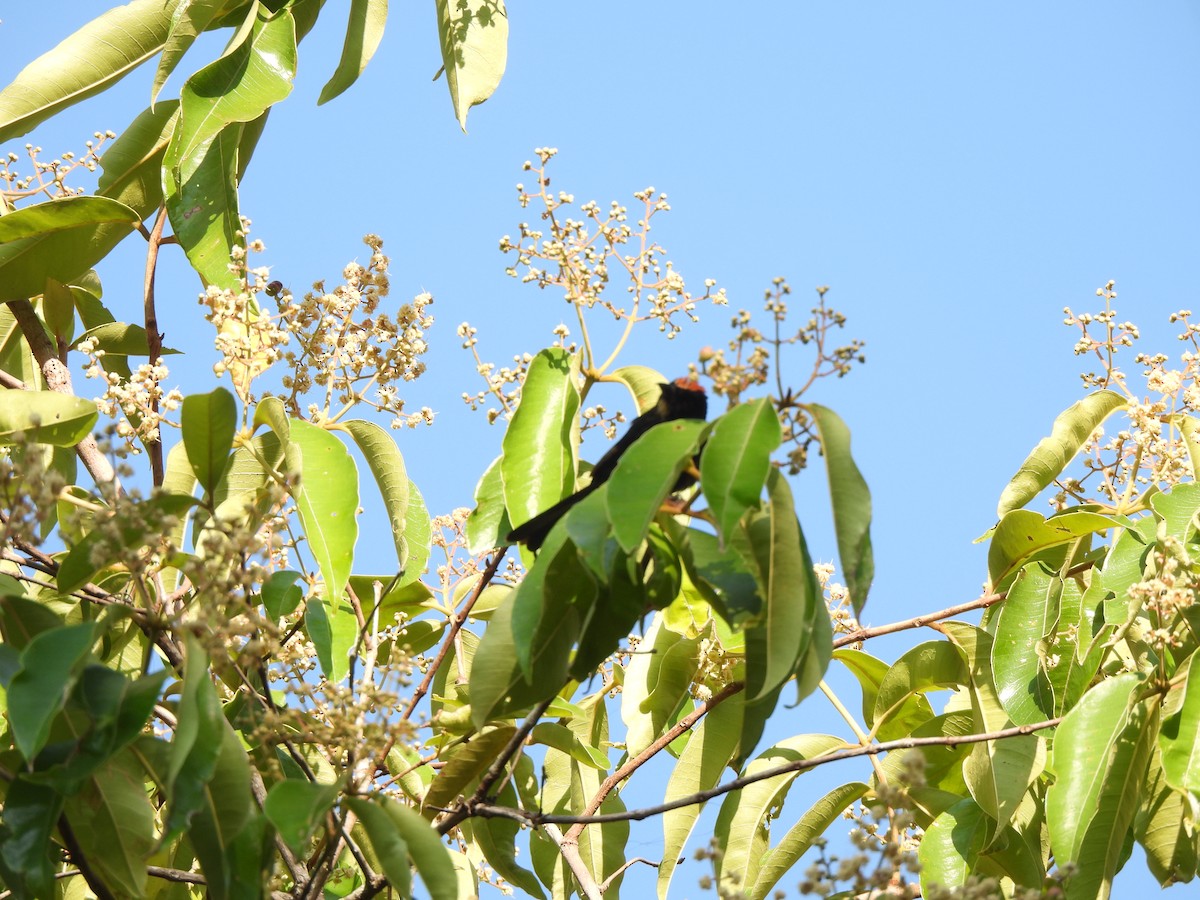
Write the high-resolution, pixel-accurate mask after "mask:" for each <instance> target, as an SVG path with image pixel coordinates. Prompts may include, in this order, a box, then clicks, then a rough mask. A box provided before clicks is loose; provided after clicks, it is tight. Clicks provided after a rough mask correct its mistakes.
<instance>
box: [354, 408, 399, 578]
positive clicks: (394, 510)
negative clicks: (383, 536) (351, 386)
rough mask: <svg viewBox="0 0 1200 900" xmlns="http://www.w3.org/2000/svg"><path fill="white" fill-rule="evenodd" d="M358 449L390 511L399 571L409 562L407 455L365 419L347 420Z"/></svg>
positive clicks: (372, 423)
mask: <svg viewBox="0 0 1200 900" xmlns="http://www.w3.org/2000/svg"><path fill="white" fill-rule="evenodd" d="M343 424H344V427H345V429H346V430H347V431H348V432H350V436H351V437H352V438H354V442H355V443H356V444H358V449H359V450H361V451H362V454H363V456H364V457H366V460H367V465H368V466H369V467H370V469H371V474H372V475H374V476H375V484H376V485H377V486H378V488H379V495H380V497H381V498H382V499H383V505H384V508H385V509H387V512H388V521H389V523H390V524H391V527H392V542H393V543H394V544H395V545H396V571H398V572H403V571H404V569H405V566H406V564H407V562H408V543H407V540H406V539H405V533H406V530H407V515H408V485H409V478H408V473H407V472H406V470H405V468H404V457H403V456H401V455H400V448H399V447H397V446H396V441H395V440H393V438H392V436H391V435H390V434H388V433H387V432H386V431H384V430H383V429H382V428H380V427H379V426H378V425H376V424H375V423H374V422H368V421H366V420H365V419H352V420H350V421H348V422H345V423H343Z"/></svg>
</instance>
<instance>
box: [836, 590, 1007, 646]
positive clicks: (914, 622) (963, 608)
mask: <svg viewBox="0 0 1200 900" xmlns="http://www.w3.org/2000/svg"><path fill="white" fill-rule="evenodd" d="M1006 596H1007V594H1003V593H1001V594H996V593H989V594H983V595H982V596H980V597H977V598H975V599H974V600H971V601H969V602H967V603H959V604H958V605H957V606H948V607H946V608H945V609H939V610H938V611H937V612H931V613H925V614H924V615H920V616H913V617H912V618H911V619H905V620H904V621H902V622H892V623H891V624H890V625H876V626H875V627H874V628H858V629H856V630H854V631H852V632H850V633H849V634H844V635H842V636H841V637H839V638H838V639H837V640H835V641H834V642H833V649H835V650H837V649H838V648H839V647H845V646H847V645H848V644H857V643H859V642H861V641H865V640H867V639H868V638H873V637H879V636H880V635H882V634H893V633H894V632H897V631H907V630H908V629H910V628H922V627H924V626H925V625H928V624H929V623H930V622H937V621H939V620H941V619H949V618H950V617H951V616H957V615H959V614H960V613H965V612H970V611H971V610H974V609H986V608H987V607H989V606H992V605H994V604H996V603H999V602H1000V601H1001V600H1003V599H1004V598H1005V597H1006Z"/></svg>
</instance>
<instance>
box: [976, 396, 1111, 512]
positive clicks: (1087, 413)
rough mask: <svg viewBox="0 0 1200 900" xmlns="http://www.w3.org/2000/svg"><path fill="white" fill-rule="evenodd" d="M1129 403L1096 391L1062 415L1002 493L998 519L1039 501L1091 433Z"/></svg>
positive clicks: (997, 510) (1072, 405) (998, 506)
mask: <svg viewBox="0 0 1200 900" xmlns="http://www.w3.org/2000/svg"><path fill="white" fill-rule="evenodd" d="M1127 402H1128V401H1127V400H1126V399H1125V398H1124V397H1123V396H1122V395H1120V394H1118V393H1117V392H1116V391H1097V392H1096V393H1094V394H1088V396H1086V397H1084V398H1083V399H1082V400H1080V401H1079V402H1078V403H1073V404H1071V406H1069V407H1068V408H1067V409H1065V410H1063V411H1062V412H1061V413H1059V415H1058V417H1057V418H1056V419H1055V420H1054V425H1053V427H1052V428H1051V430H1050V435H1049V436H1048V437H1044V438H1042V439H1041V440H1040V441H1039V442H1038V445H1037V446H1036V447H1034V448H1033V450H1032V451H1031V452H1030V454H1029V456H1028V457H1026V459H1025V461H1024V462H1023V463H1021V467H1020V468H1019V469H1018V470H1017V474H1016V475H1014V476H1013V477H1012V480H1010V481H1009V483H1008V485H1007V486H1006V487H1005V488H1004V490H1003V492H1001V494H1000V502H999V504H998V505H997V507H996V515H997V516H998V517H999V518H1001V519H1003V518H1004V517H1005V516H1006V515H1007V514H1008V513H1010V512H1012V511H1013V510H1016V509H1020V508H1021V507H1022V506H1024V505H1025V504H1026V503H1028V502H1029V501H1030V500H1032V499H1033V498H1034V497H1036V496H1037V495H1038V492H1040V491H1041V490H1042V488H1044V487H1046V486H1047V485H1048V484H1050V482H1052V481H1053V480H1054V479H1055V478H1057V477H1058V476H1059V474H1060V473H1061V472H1062V471H1063V469H1065V468H1066V467H1067V464H1068V463H1070V462H1071V460H1072V459H1074V458H1075V454H1077V453H1078V452H1079V450H1080V448H1082V447H1083V445H1084V443H1085V442H1086V441H1087V439H1088V438H1089V437H1090V436H1091V434H1092V432H1093V431H1095V430H1096V428H1097V427H1098V426H1099V425H1100V424H1101V423H1102V422H1103V421H1104V420H1105V419H1107V418H1108V417H1109V416H1110V415H1112V414H1113V413H1114V412H1116V411H1117V410H1118V409H1121V408H1122V407H1124V406H1125V405H1126V403H1127Z"/></svg>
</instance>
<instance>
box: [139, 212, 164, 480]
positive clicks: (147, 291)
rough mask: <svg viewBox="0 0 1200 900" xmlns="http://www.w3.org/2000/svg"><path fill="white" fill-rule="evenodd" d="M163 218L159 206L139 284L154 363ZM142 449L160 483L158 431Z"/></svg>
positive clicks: (158, 350) (158, 344)
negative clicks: (156, 281)
mask: <svg viewBox="0 0 1200 900" xmlns="http://www.w3.org/2000/svg"><path fill="white" fill-rule="evenodd" d="M166 221H167V208H166V207H165V206H160V207H159V208H158V215H157V216H156V217H155V219H154V228H153V229H151V231H150V236H149V241H150V244H149V246H148V247H147V249H146V278H145V282H144V285H143V296H144V303H143V313H144V317H145V320H146V346H147V348H148V354H147V355H148V356H149V357H150V365H151V366H156V365H158V361H159V360H160V359H162V335H161V334H160V333H159V331H158V313H157V312H155V309H154V273H155V271H156V270H157V269H158V248H159V247H160V246H161V245H162V233H163V225H165V224H166ZM150 409H151V410H152V411H153V412H154V414H155V415H158V397H152V398H151V400H150ZM146 450H147V452H148V453H149V454H150V473H151V477H152V478H153V480H154V486H155V487H159V486H161V485H162V483H163V449H162V433H161V431H160V432H159V437H158V438H156V439H155V440H152V441H149V440H148V441H146Z"/></svg>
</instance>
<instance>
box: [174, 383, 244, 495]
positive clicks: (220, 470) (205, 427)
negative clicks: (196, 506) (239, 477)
mask: <svg viewBox="0 0 1200 900" xmlns="http://www.w3.org/2000/svg"><path fill="white" fill-rule="evenodd" d="M180 422H181V425H182V429H181V430H182V432H183V445H184V447H185V449H186V451H187V458H188V462H189V463H190V464H191V467H192V471H193V472H194V473H195V475H196V480H197V481H198V482H200V487H202V488H203V489H204V491H205V493H209V494H211V493H212V492H213V491H215V490H216V487H217V484H218V482H219V481H220V480H221V476H222V475H223V474H224V473H225V466H226V465H227V464H228V462H229V453H230V451H231V450H232V449H233V437H234V434H235V433H236V431H237V401H236V400H234V398H233V394H231V393H229V391H227V390H225V388H222V387H218V388H215V389H214V390H213V391H212V392H211V393H208V394H190V395H188V396H187V397H184V398H183V408H182V410H181V412H180Z"/></svg>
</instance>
